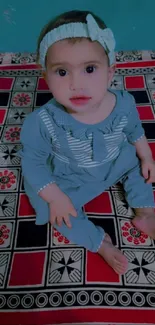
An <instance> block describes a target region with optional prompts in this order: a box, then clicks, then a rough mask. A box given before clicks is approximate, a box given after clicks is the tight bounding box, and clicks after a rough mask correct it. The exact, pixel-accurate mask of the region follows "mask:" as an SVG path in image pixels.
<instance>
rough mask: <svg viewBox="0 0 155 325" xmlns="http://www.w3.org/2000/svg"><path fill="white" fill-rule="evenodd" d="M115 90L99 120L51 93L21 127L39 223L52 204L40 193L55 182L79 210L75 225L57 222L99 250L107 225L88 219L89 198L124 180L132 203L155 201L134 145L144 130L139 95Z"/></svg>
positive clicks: (82, 242) (24, 169) (26, 173)
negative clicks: (77, 113)
mask: <svg viewBox="0 0 155 325" xmlns="http://www.w3.org/2000/svg"><path fill="white" fill-rule="evenodd" d="M112 92H113V93H114V94H115V96H116V105H115V107H114V109H113V111H112V112H111V114H110V115H109V116H108V117H107V118H106V119H104V120H103V121H102V122H100V123H97V124H94V125H90V124H85V123H82V122H79V121H77V120H75V119H74V118H73V117H72V116H71V115H70V114H68V113H67V112H66V111H65V109H64V108H63V106H61V105H60V104H59V103H57V102H56V101H55V99H52V100H50V101H49V102H48V103H47V104H45V105H44V106H42V107H41V108H40V109H37V110H35V111H34V112H33V113H31V114H30V115H29V116H28V117H27V118H26V119H25V121H24V124H23V127H22V132H21V143H22V145H23V149H22V151H21V152H20V157H21V162H22V172H23V176H24V184H25V191H26V193H27V195H28V197H29V199H30V202H31V204H32V206H33V207H34V209H35V211H36V224H38V225H39V224H45V223H47V222H48V221H49V208H48V204H47V203H46V202H45V201H43V199H41V198H40V196H39V195H38V193H39V192H40V191H41V190H42V189H43V188H45V187H46V186H47V185H48V184H50V183H53V182H55V183H56V184H57V185H58V186H59V187H60V188H61V190H62V191H63V192H64V193H65V194H67V195H68V196H69V197H70V199H71V201H72V203H73V205H74V207H75V208H76V210H77V212H78V217H77V218H74V217H72V216H71V217H70V218H71V224H72V228H71V229H68V228H67V227H66V225H65V224H64V223H63V225H62V227H58V226H57V225H55V228H57V229H58V231H60V232H61V233H62V234H63V235H64V236H65V237H67V238H68V239H69V240H71V241H72V242H74V243H76V244H78V245H82V246H84V247H86V248H87V249H89V250H91V251H94V252H96V251H98V249H99V247H100V245H101V243H102V240H103V238H104V230H103V229H102V228H100V227H97V226H95V225H94V224H93V223H92V222H91V221H89V220H88V218H87V216H86V215H85V214H84V212H83V210H82V206H83V205H84V204H86V203H87V202H89V201H90V200H92V199H93V198H95V197H96V196H98V195H99V194H101V193H102V192H103V191H104V190H105V189H107V188H108V187H109V186H112V185H114V184H116V183H117V182H118V181H120V182H122V184H123V186H124V190H125V193H126V199H127V202H128V204H129V205H130V207H132V208H138V207H154V199H153V191H152V185H150V184H146V183H145V180H144V178H143V177H142V175H141V170H140V164H139V160H138V158H137V156H136V149H135V146H134V145H133V143H134V142H136V141H138V140H139V139H141V138H142V137H143V136H144V129H143V127H142V125H141V121H140V119H139V115H138V112H137V109H136V104H135V100H134V98H133V97H132V96H131V95H130V94H129V93H128V92H126V91H112Z"/></svg>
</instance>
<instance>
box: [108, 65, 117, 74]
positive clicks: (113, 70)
mask: <svg viewBox="0 0 155 325" xmlns="http://www.w3.org/2000/svg"><path fill="white" fill-rule="evenodd" d="M109 69H110V71H111V73H113V74H114V73H115V70H116V64H115V63H114V64H112V65H111V66H110V67H109Z"/></svg>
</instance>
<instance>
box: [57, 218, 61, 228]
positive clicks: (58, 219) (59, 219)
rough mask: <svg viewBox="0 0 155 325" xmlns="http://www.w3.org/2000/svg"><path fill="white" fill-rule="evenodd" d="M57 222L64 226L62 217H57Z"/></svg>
mask: <svg viewBox="0 0 155 325" xmlns="http://www.w3.org/2000/svg"><path fill="white" fill-rule="evenodd" d="M56 222H57V225H58V226H59V227H61V226H62V217H57V218H56Z"/></svg>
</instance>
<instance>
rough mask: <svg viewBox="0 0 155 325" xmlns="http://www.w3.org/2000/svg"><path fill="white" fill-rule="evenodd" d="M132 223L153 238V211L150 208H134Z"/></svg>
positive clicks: (154, 222)
mask: <svg viewBox="0 0 155 325" xmlns="http://www.w3.org/2000/svg"><path fill="white" fill-rule="evenodd" d="M135 213H136V215H135V217H134V219H133V220H132V223H133V225H134V226H135V227H136V228H137V229H138V230H140V231H142V232H144V233H145V234H146V235H148V236H149V237H151V238H153V239H155V213H154V209H152V208H145V209H135Z"/></svg>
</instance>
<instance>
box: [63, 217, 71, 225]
mask: <svg viewBox="0 0 155 325" xmlns="http://www.w3.org/2000/svg"><path fill="white" fill-rule="evenodd" d="M63 219H64V222H65V224H66V226H67V227H68V228H71V227H72V225H71V222H70V220H69V216H64V217H63Z"/></svg>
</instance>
